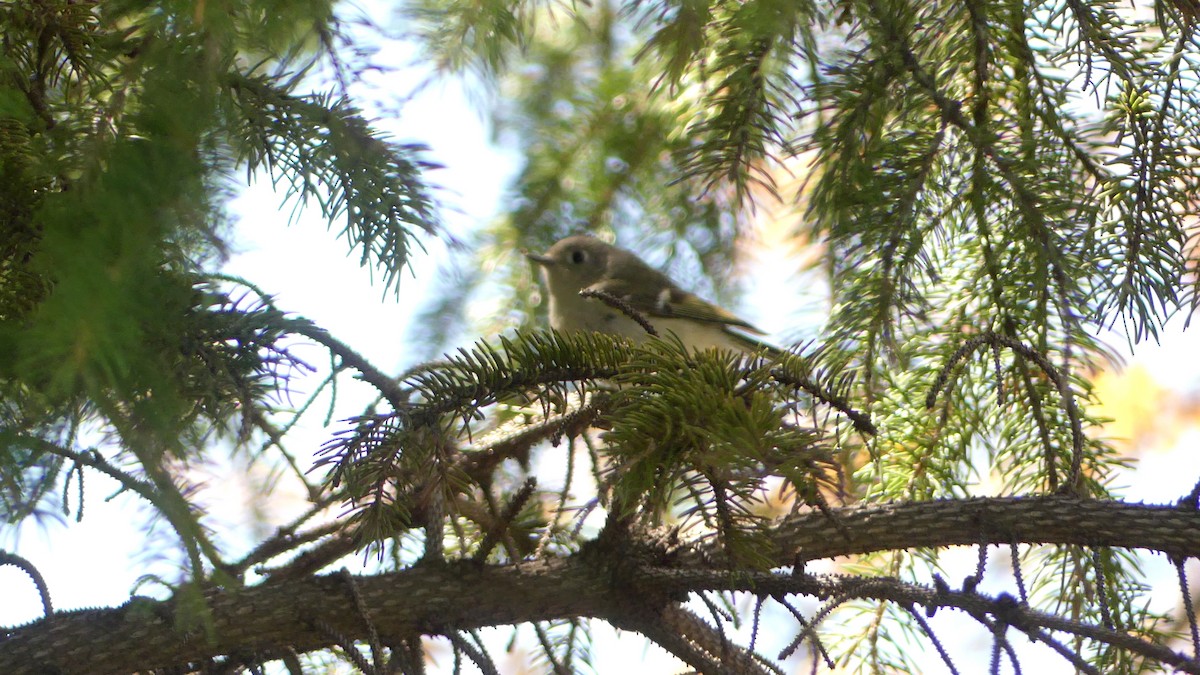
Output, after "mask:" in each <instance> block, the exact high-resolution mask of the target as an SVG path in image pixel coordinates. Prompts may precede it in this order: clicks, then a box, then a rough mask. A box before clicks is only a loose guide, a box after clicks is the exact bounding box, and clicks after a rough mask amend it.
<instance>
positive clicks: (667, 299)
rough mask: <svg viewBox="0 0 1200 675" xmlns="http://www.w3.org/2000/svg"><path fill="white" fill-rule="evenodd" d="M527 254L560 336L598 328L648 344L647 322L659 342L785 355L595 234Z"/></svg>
mask: <svg viewBox="0 0 1200 675" xmlns="http://www.w3.org/2000/svg"><path fill="white" fill-rule="evenodd" d="M525 255H526V257H528V258H529V259H530V260H531V261H533V262H534V263H535V264H536V265H538V266H539V267H540V268H541V272H542V278H543V281H544V282H545V284H546V289H547V291H548V295H549V298H550V306H549V314H550V327H551V328H553V329H554V330H556V331H559V332H561V333H573V332H580V331H595V332H599V333H607V334H610V335H616V336H620V337H625V338H629V339H630V340H633V341H634V342H644V341H646V340H647V339H649V338H650V337H652V336H651V334H650V332H649V331H647V329H646V327H645V326H643V325H642V323H641V322H639V319H641V320H643V321H645V322H646V323H648V324H649V325H650V326H652V327H653V328H654V332H656V333H657V334H658V336H659V337H661V338H669V337H671V336H674V338H676V339H678V340H679V341H680V342H681V343H682V344H683V346H684V347H685V348H687V349H689V350H705V349H713V348H716V349H723V350H730V351H735V352H742V353H756V352H762V353H765V354H768V355H769V354H772V353H774V352H777V351H778V350H777V349H776V348H774V347H771V346H770V345H767V344H765V343H763V342H761V341H760V340H758V339H757V338H756V337H755V336H759V335H763V334H764V333H763V331H761V330H759V329H758V328H756V327H755V326H754V325H752V324H750V323H749V322H747V321H745V320H743V319H740V318H738V317H737V316H734V315H733V314H731V313H730V312H728V311H726V310H724V309H722V308H720V307H718V306H717V305H714V304H713V303H711V302H708V301H706V300H703V299H701V298H699V297H697V296H696V295H694V294H692V293H689V292H687V291H685V290H683V289H682V288H680V287H679V286H678V285H677V284H676V283H675V282H673V281H671V279H670V278H669V277H668V276H667V275H665V274H663V273H662V272H659V271H658V270H656V269H654V268H653V267H651V266H650V265H648V264H646V263H645V262H644V261H642V259H641V258H639V257H637V255H636V254H634V253H632V252H630V251H627V250H625V249H622V248H618V247H616V246H613V245H612V244H609V243H607V242H605V241H603V240H601V239H598V238H596V237H594V236H592V235H589V234H576V235H572V236H569V237H566V238H564V239H560V240H559V241H557V242H555V243H554V245H553V246H551V247H550V248H549V249H547V250H546V252H545V253H542V254H535V253H529V252H526V253H525ZM581 293H582V295H581ZM622 305H624V307H622ZM630 310H632V311H630Z"/></svg>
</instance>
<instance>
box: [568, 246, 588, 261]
mask: <svg viewBox="0 0 1200 675" xmlns="http://www.w3.org/2000/svg"><path fill="white" fill-rule="evenodd" d="M585 260H587V254H586V253H584V252H583V251H580V250H578V249H576V250H574V251H571V262H573V263H575V264H576V265H580V264H583V261H585Z"/></svg>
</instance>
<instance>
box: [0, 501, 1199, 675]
mask: <svg viewBox="0 0 1200 675" xmlns="http://www.w3.org/2000/svg"><path fill="white" fill-rule="evenodd" d="M774 540H775V542H776V546H777V550H776V552H775V554H774V560H775V562H776V563H777V564H778V565H781V566H782V565H791V564H796V563H802V562H803V561H805V560H813V559H817V558H829V557H834V556H842V555H850V554H855V553H864V552H869V551H878V550H886V549H894V548H910V547H938V546H951V545H977V544H979V543H981V542H983V541H986V542H990V543H996V544H1005V545H1009V544H1012V543H1015V542H1020V543H1052V544H1075V545H1081V546H1116V547H1128V548H1133V547H1136V548H1146V549H1152V550H1157V551H1162V552H1165V553H1167V554H1170V555H1174V556H1180V557H1194V556H1200V512H1198V511H1196V510H1194V509H1187V508H1175V507H1171V506H1149V505H1143V504H1126V503H1121V502H1105V501H1088V500H1081V499H1075V498H1070V497H1061V496H1054V497H1026V498H1020V497H1013V498H1000V499H974V500H958V501H949V500H948V501H934V502H922V503H911V504H894V505H884V506H874V507H856V508H849V509H841V510H835V511H833V512H832V514H831V515H828V516H827V515H823V514H819V513H811V514H803V515H798V516H794V517H791V518H787V519H784V520H783V521H781V523H780V524H779V525H778V526H777V527H776V528H775V533H774ZM720 560H721V558H720V556H719V555H717V554H716V552H715V551H712V550H705V549H700V550H697V551H694V552H689V553H684V554H682V555H677V556H675V557H672V558H670V559H669V560H668V561H666V562H663V561H661V560H658V561H653V558H650V557H648V562H645V563H639V562H637V560H636V558H634V557H631V556H630V555H629V551H628V550H626V549H621V548H613V549H605V548H604V547H599V548H597V547H592V548H589V549H585V551H584V552H583V553H581V554H580V555H577V556H574V557H572V558H568V559H557V560H548V561H536V562H527V563H522V564H520V565H510V566H504V567H483V566H477V565H473V564H454V565H437V566H432V565H431V566H418V567H415V568H412V569H408V570H405V571H401V572H395V573H391V574H381V575H378V576H370V577H356V578H355V584H354V586H355V588H356V589H357V594H352V593H350V592H348V590H347V584H346V581H345V579H344V578H343V577H342V575H334V576H327V577H308V578H303V579H289V580H286V581H280V582H268V583H265V584H262V585H259V586H256V587H252V588H245V589H235V590H215V591H211V592H209V593H208V595H207V601H208V607H209V611H210V612H211V620H212V622H211V625H212V627H213V633H212V635H211V636H208V635H204V634H201V633H184V632H179V631H178V630H177V629H175V628H174V622H173V620H174V616H175V613H174V607H173V605H172V603H170V602H154V601H137V602H131V603H129V604H127V605H125V606H122V607H118V608H113V609H97V610H83V611H76V612H63V613H59V614H55V615H54V616H52V617H50V618H48V619H43V620H40V621H37V622H35V623H32V624H29V625H27V626H24V627H21V628H17V629H14V630H11V631H9V632H8V633H7V634H6V635H4V636H3V637H0V672H3V673H14V674H20V673H32V672H46V671H49V672H55V671H56V670H57V671H58V672H63V673H71V672H89V673H105V672H131V671H134V670H146V669H149V668H155V667H167V666H172V665H187V664H196V663H201V662H203V661H205V660H206V659H210V658H214V657H216V656H218V655H223V654H231V653H255V654H271V653H281V652H282V651H283V650H284V649H285V648H294V649H295V650H296V651H298V652H305V651H310V650H315V649H320V648H323V647H328V646H330V645H331V644H332V643H331V641H330V638H329V637H328V632H329V631H323V630H321V628H320V627H319V626H322V625H323V626H325V627H326V628H328V629H331V630H332V631H333V632H335V633H337V634H339V635H349V636H355V637H356V638H358V639H363V638H365V632H364V631H365V629H364V625H363V622H362V620H361V619H360V616H361V615H362V614H364V613H366V614H369V616H370V617H371V619H372V621H373V623H374V627H375V629H376V630H377V631H378V634H379V635H380V636H381V639H382V641H383V642H385V643H390V642H392V641H393V638H396V639H399V638H406V637H408V636H411V635H413V634H416V633H423V634H447V633H448V632H451V631H455V630H469V629H472V628H479V627H483V626H494V625H509V624H514V623H524V622H531V621H548V620H553V619H562V618H569V617H598V618H602V619H605V620H608V621H610V622H612V623H613V624H615V625H626V626H635V627H637V626H642V627H640V628H638V629H639V630H643V631H650V628H648V627H644V626H645V621H646V619H647V616H648V614H647V612H648V611H650V612H653V611H655V610H654V605H653V603H651V601H650V598H659V599H660V600H658V602H659V606H660V607H663V608H670V607H672V606H674V604H673V603H674V602H675V601H676V600H677V599H679V598H680V597H682V596H683V594H686V593H689V592H697V591H703V590H753V591H754V592H768V593H769V592H770V589H767V588H748V587H746V583H749V582H747V579H748V577H747V576H746V575H745V574H732V575H731V574H729V573H728V572H727V571H726V570H724V569H722V568H720ZM650 561H653V562H650ZM615 569H620V570H621V572H622V573H621V574H618V575H614V574H613V572H614V570H615ZM776 576H778V577H780V578H781V579H789V580H794V579H803V578H810V577H805V576H804V575H800V576H790V575H776ZM671 579H675V581H674V582H672V583H669V582H670V580H671ZM859 581H860V582H861V583H868V582H869V581H870V580H866V579H861V580H859ZM887 581H888V580H886V579H884V580H881V583H883V582H887ZM781 583H782V582H781ZM787 583H789V584H793V586H788V587H787V589H784V590H785V591H786V592H788V593H796V592H806V591H804V589H803V588H800V587H794V584H795V583H796V582H794V581H787ZM647 584H650V585H649V586H647ZM483 588H485V589H488V592H487V593H479V592H478V591H479V589H483ZM646 588H654V589H657V590H656V591H655V593H653V594H650V593H647V592H646ZM871 588H875V587H874V586H872V587H871ZM880 588H883V587H882V586H880ZM860 590H861V589H860ZM868 590H869V589H868ZM885 590H886V589H885ZM910 590H911V589H910ZM812 592H814V593H815V591H812ZM888 592H889V593H891V591H888ZM896 592H899V591H896ZM880 593H883V592H882V591H880ZM880 593H877V594H875V595H870V594H869V593H868V594H865V595H863V597H876V595H878V596H879V597H881V598H883V599H891V600H895V601H897V602H901V601H912V602H917V603H919V604H920V603H922V602H923V601H922V600H921V598H922V597H924V596H923V595H921V594H922V593H925V594H932V595H930V598H933V599H932V600H928V601H929V602H930V603H933V604H935V605H939V606H942V605H944V606H958V605H955V604H954V603H952V602H950V601H949V600H947V599H946V597H947V596H946V593H944V592H934V591H927V590H922V591H920V592H919V593H918V591H917V590H912V592H911V593H910V594H909V595H911V594H912V593H916V595H914V596H912V598H909V597H908V596H907V595H904V593H901V595H899V596H896V597H895V598H892V597H891V596H889V595H887V594H886V593H883V594H882V595H881V594H880ZM905 593H908V591H905ZM355 595H357V597H355ZM963 595H965V596H971V597H982V596H973V594H963ZM901 596H903V597H901ZM918 596H920V597H918ZM955 597H957V596H955ZM906 598H907V600H906ZM968 599H969V598H968ZM956 602H957V601H956ZM961 602H962V603H966V604H969V603H968V602H967V599H962V600H961ZM989 602H990V604H989V603H988V602H985V603H984V604H983V605H980V608H979V611H980V612H990V613H995V612H997V611H999V609H997V607H996V602H995V600H994V599H993V600H991V601H989ZM972 607H974V606H973V605H972ZM962 608H963V609H967V610H968V611H972V610H971V609H970V608H968V607H966V606H963V607H962ZM1014 616H1015V615H1014ZM1021 616H1024V615H1023V614H1022V615H1021ZM1036 623H1037V624H1038V625H1041V626H1043V627H1044V628H1046V629H1049V630H1055V631H1072V630H1075V631H1078V630H1080V629H1079V627H1078V626H1077V625H1070V626H1067V625H1057V624H1056V625H1051V624H1050V623H1047V622H1046V621H1044V620H1041V619H1039V620H1038V621H1037V622H1036ZM1085 628H1086V629H1087V631H1089V632H1088V633H1087V634H1086V635H1084V634H1083V633H1080V634H1081V635H1084V636H1085V637H1089V638H1091V639H1100V640H1109V639H1116V638H1115V636H1114V635H1110V633H1111V631H1109V632H1105V631H1106V630H1107V629H1103V628H1099V627H1085ZM1146 645H1148V643H1145V642H1139V643H1138V646H1139V648H1140V649H1141V650H1142V651H1143V652H1145V651H1146V650H1147V649H1149V647H1147V646H1146ZM1156 649H1157V648H1156ZM1165 654H1167V651H1163V652H1162V654H1160V655H1159V656H1161V655H1165ZM1176 661H1178V659H1176ZM1179 663H1183V662H1179ZM1184 666H1186V667H1185V669H1192V665H1191V662H1187V663H1185V664H1184Z"/></svg>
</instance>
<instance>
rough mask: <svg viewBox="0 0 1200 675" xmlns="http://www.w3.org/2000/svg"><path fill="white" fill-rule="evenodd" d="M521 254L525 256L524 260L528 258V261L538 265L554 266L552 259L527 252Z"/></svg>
mask: <svg viewBox="0 0 1200 675" xmlns="http://www.w3.org/2000/svg"><path fill="white" fill-rule="evenodd" d="M523 253H524V254H525V257H526V258H529V259H530V260H532V261H533V262H535V263H537V264H539V265H543V266H547V265H553V264H554V258H548V257H546V256H544V255H541V254H538V253H530V252H529V251H523Z"/></svg>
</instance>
